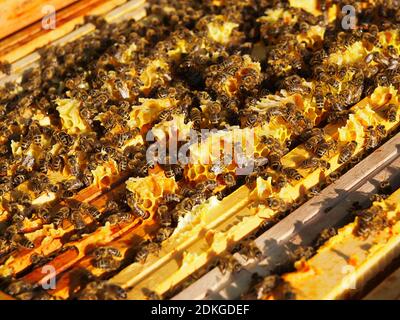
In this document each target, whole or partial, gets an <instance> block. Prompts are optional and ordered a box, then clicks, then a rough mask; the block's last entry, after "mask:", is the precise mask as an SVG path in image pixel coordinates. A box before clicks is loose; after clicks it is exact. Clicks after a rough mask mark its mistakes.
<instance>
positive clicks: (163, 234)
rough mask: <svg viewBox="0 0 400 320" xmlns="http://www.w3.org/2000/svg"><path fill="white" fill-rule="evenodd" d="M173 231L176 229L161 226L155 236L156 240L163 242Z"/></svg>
mask: <svg viewBox="0 0 400 320" xmlns="http://www.w3.org/2000/svg"><path fill="white" fill-rule="evenodd" d="M173 232H174V229H173V228H170V227H164V228H160V229H159V230H158V231H157V234H156V236H155V241H156V242H159V243H160V242H163V241H164V240H167V239H168V238H169V237H170V236H171V234H172V233H173Z"/></svg>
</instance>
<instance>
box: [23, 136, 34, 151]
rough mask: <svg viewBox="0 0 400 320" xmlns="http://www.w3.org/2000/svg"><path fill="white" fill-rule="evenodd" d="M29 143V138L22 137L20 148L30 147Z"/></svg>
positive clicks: (30, 142)
mask: <svg viewBox="0 0 400 320" xmlns="http://www.w3.org/2000/svg"><path fill="white" fill-rule="evenodd" d="M31 144H32V141H31V140H30V139H29V138H28V139H24V140H22V141H21V149H22V150H24V151H25V150H27V149H28V148H29V147H30V145H31Z"/></svg>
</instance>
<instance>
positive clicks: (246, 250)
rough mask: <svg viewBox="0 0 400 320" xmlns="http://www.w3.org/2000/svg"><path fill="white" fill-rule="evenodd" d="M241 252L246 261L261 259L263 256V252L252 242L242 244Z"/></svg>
mask: <svg viewBox="0 0 400 320" xmlns="http://www.w3.org/2000/svg"><path fill="white" fill-rule="evenodd" d="M239 252H240V254H241V255H242V256H243V257H244V258H245V260H249V259H260V258H261V256H262V252H261V250H260V249H259V248H258V247H257V246H256V244H255V243H254V241H252V240H248V241H245V242H244V243H243V244H241V249H240V251H239Z"/></svg>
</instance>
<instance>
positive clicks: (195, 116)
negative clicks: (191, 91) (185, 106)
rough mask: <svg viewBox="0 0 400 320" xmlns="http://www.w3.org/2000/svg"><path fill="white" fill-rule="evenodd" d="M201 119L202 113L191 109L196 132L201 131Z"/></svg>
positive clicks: (191, 117)
mask: <svg viewBox="0 0 400 320" xmlns="http://www.w3.org/2000/svg"><path fill="white" fill-rule="evenodd" d="M201 118H202V116H201V111H200V110H199V109H198V108H192V109H190V120H191V121H193V128H194V129H195V130H200V125H201Z"/></svg>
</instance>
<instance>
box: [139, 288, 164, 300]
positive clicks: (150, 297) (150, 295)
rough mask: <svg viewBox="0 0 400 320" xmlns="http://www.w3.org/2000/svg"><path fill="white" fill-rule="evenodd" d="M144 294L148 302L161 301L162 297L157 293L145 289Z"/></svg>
mask: <svg viewBox="0 0 400 320" xmlns="http://www.w3.org/2000/svg"><path fill="white" fill-rule="evenodd" d="M142 292H143V294H144V296H145V297H146V298H147V299H148V300H161V297H160V296H159V295H158V294H157V293H156V292H155V291H152V290H150V289H147V288H143V289H142Z"/></svg>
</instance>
